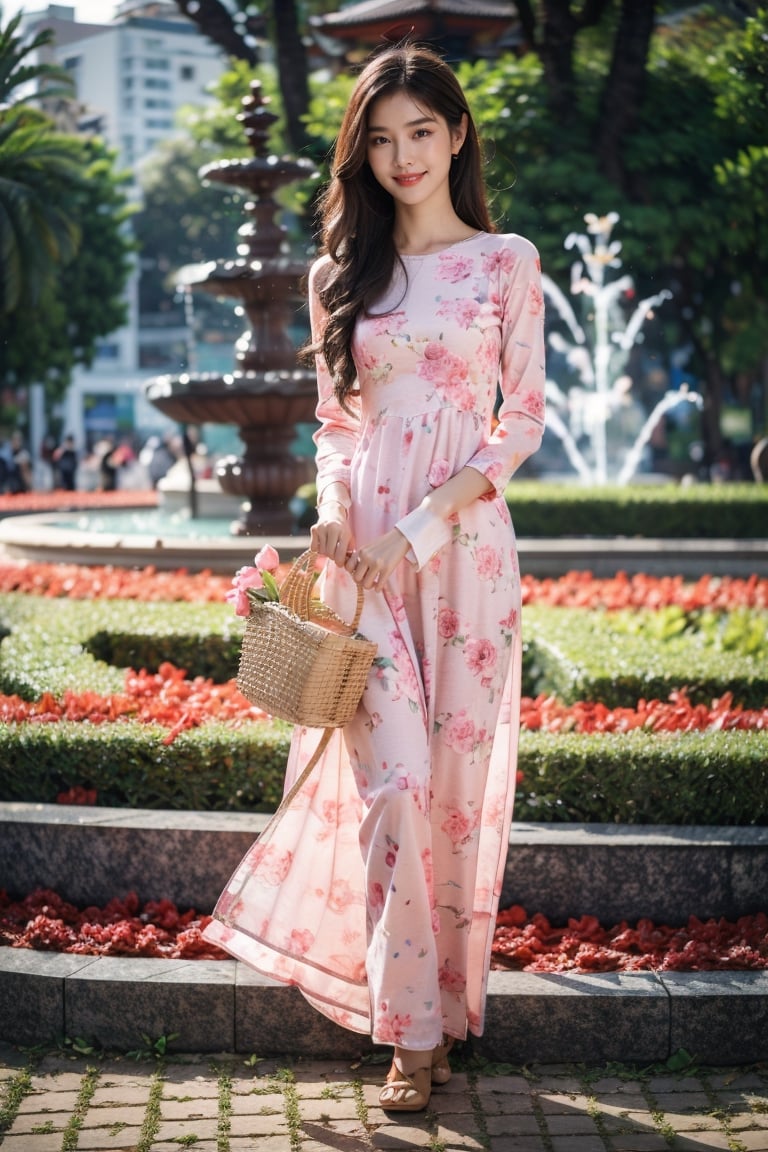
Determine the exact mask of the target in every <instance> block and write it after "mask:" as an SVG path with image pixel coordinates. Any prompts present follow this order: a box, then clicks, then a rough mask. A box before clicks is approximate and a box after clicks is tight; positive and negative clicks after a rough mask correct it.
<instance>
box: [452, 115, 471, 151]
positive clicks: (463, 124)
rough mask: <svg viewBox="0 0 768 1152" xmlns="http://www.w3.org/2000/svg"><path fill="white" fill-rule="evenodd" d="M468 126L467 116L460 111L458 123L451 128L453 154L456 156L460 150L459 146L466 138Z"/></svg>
mask: <svg viewBox="0 0 768 1152" xmlns="http://www.w3.org/2000/svg"><path fill="white" fill-rule="evenodd" d="M468 126H469V120H468V118H467V114H466V112H462V115H461V121H460V123H459V124H458V126H457V127H456V128H453V129H452V130H451V142H452V144H453V154H454V156H458V154H459V152H460V151H461V146H462V144H463V143H464V141H465V140H466V138H467V128H468Z"/></svg>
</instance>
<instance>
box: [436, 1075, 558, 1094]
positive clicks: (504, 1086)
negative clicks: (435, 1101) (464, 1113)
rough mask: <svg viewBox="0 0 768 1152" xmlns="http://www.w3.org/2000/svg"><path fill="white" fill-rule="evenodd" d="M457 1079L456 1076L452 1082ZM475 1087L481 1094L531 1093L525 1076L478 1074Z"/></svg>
mask: <svg viewBox="0 0 768 1152" xmlns="http://www.w3.org/2000/svg"><path fill="white" fill-rule="evenodd" d="M455 1080H456V1077H455V1076H454V1078H453V1080H452V1081H451V1083H452V1084H453V1082H454V1081H455ZM475 1088H476V1090H477V1092H478V1093H480V1094H481V1095H483V1094H485V1093H492V1092H502V1093H504V1095H505V1096H508V1095H517V1094H524V1095H526V1096H528V1095H530V1092H531V1085H530V1084H529V1082H528V1081H527V1080H526V1078H525V1076H478V1077H477V1080H476V1081H475ZM559 1091H561V1092H566V1091H567V1088H560V1089H559Z"/></svg>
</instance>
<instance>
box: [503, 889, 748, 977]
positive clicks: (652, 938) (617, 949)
mask: <svg viewBox="0 0 768 1152" xmlns="http://www.w3.org/2000/svg"><path fill="white" fill-rule="evenodd" d="M491 964H492V967H494V968H512V969H516V970H518V971H523V972H643V971H651V970H656V971H662V972H704V971H717V972H721V971H729V970H744V969H747V970H751V969H757V968H768V916H766V914H765V913H764V912H758V913H757V914H756V915H755V916H741V917H739V919H738V920H737V921H736V922H735V923H733V922H731V921H729V920H723V919H720V920H707V921H702V920H699V919H698V918H697V917H696V916H691V917H690V918H689V920H688V923H687V924H686V925H685V927H682V928H672V927H670V926H669V925H667V924H654V922H653V921H652V920H638V922H637V924H636V925H635V927H630V925H629V924H627V923H626V921H622V922H621V924H617V925H615V926H614V927H613V928H603V926H602V925H601V924H600V923H599V921H598V920H597V919H596V918H595V917H594V916H582V917H581V918H580V919H579V920H569V921H568V925H567V927H565V928H555V927H553V926H552V925H551V924H550V922H549V920H547V918H546V916H542V915H541V913H537V914H536V915H535V916H532V917H531V918H530V919H529V917H528V914H527V912H526V911H525V909H524V908H522V907H520V905H519V904H516V905H513V907H511V908H508V909H505V910H504V911H502V912H499V915H498V918H497V921H496V932H495V935H494V941H493V952H492V957H491Z"/></svg>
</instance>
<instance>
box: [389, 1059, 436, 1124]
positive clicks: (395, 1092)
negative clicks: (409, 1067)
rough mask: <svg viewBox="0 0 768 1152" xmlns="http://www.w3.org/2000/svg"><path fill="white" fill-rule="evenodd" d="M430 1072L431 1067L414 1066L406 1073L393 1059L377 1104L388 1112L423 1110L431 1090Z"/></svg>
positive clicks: (427, 1102)
mask: <svg viewBox="0 0 768 1152" xmlns="http://www.w3.org/2000/svg"><path fill="white" fill-rule="evenodd" d="M431 1072H432V1069H431V1068H416V1069H415V1070H414V1071H413V1072H411V1073H410V1074H409V1075H406V1073H405V1072H403V1070H402V1068H398V1066H397V1064H395V1062H394V1060H393V1061H392V1067H391V1068H390V1070H389V1073H388V1075H387V1079H386V1081H385V1083H384V1087H383V1088H382V1090H381V1092H379V1104H380V1105H381V1107H382V1108H384V1109H386V1111H388V1112H423V1111H424V1109H425V1108H426V1107H427V1105H428V1104H429V1097H430V1095H431V1092H432V1083H431Z"/></svg>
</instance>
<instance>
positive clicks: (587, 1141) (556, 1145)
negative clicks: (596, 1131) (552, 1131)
mask: <svg viewBox="0 0 768 1152" xmlns="http://www.w3.org/2000/svg"><path fill="white" fill-rule="evenodd" d="M552 1152H605V1144H604V1143H603V1141H602V1139H601V1137H600V1136H597V1135H595V1136H553V1137H552Z"/></svg>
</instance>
